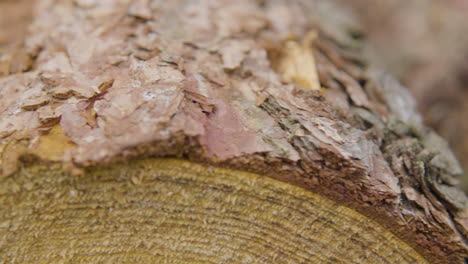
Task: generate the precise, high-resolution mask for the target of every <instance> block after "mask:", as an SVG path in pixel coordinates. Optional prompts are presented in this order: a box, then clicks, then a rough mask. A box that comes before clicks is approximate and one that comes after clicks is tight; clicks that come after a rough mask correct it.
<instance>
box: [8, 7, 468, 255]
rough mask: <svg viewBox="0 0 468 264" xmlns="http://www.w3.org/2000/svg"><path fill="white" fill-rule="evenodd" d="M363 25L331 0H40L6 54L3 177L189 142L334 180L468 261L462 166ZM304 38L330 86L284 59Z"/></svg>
mask: <svg viewBox="0 0 468 264" xmlns="http://www.w3.org/2000/svg"><path fill="white" fill-rule="evenodd" d="M353 25H354V24H353V21H352V19H350V18H349V19H348V17H347V16H346V14H345V13H341V11H340V9H339V8H338V7H336V6H332V5H331V4H330V2H328V1H299V0H297V1H283V0H269V1H249V0H245V1H208V0H199V1H183V0H178V1H156V0H155V1H149V0H138V1H124V0H122V1H79V0H76V1H38V4H37V10H36V16H35V19H34V21H33V24H32V25H31V27H30V32H29V34H28V36H27V38H26V39H25V41H24V44H23V46H22V47H21V48H19V49H16V51H15V55H11V56H6V58H9V59H4V60H2V63H3V65H2V67H3V69H7V70H6V71H5V72H6V76H4V77H2V78H1V79H0V89H1V97H0V137H1V139H0V143H1V147H0V151H1V155H2V159H1V164H0V165H1V167H2V177H3V180H7V179H8V177H14V174H15V173H16V172H17V171H18V169H20V168H21V167H22V166H25V165H28V164H31V163H41V164H48V163H56V162H59V163H63V164H67V166H68V167H69V170H70V173H71V174H77V173H78V174H79V173H80V172H81V171H82V168H83V167H86V166H89V165H94V164H103V163H112V162H118V161H119V160H126V159H129V158H135V157H147V156H178V157H184V158H186V159H189V160H191V161H197V162H204V163H211V164H217V165H219V166H225V167H231V168H237V169H242V170H246V171H251V172H256V173H261V174H265V175H269V176H271V177H274V178H276V179H280V180H282V181H286V182H290V183H293V184H296V185H298V186H301V187H304V188H306V189H308V190H312V191H314V192H317V193H320V194H323V195H326V196H327V197H329V198H331V199H332V200H334V201H337V202H339V203H342V204H345V205H346V206H349V207H352V208H354V209H356V210H358V211H360V212H362V213H364V214H366V215H367V216H370V217H372V218H374V219H375V220H377V221H379V222H380V223H381V224H382V225H384V226H385V227H386V228H388V229H389V230H391V231H392V232H394V233H395V234H397V235H398V236H400V237H401V238H402V239H404V240H405V241H407V242H408V243H410V244H411V245H412V246H413V247H414V248H416V249H417V250H418V252H420V253H421V254H423V255H424V256H425V257H426V258H428V259H430V260H431V261H432V262H434V263H463V261H464V259H465V258H466V257H467V254H468V251H467V244H466V236H467V227H468V212H467V201H466V200H467V199H466V197H465V195H464V194H463V193H462V192H461V191H460V190H459V189H457V188H456V187H454V185H455V183H456V180H455V179H454V176H455V175H457V174H460V173H461V169H460V167H459V165H458V163H457V162H456V160H455V159H454V157H453V155H452V153H451V152H450V150H449V149H448V147H447V145H446V143H445V142H444V141H443V140H442V139H441V138H440V137H438V136H437V135H436V134H435V133H433V132H432V131H431V130H429V129H427V128H425V127H424V126H423V125H422V123H421V120H420V119H421V118H420V117H419V115H418V113H417V112H416V110H415V104H414V102H413V100H412V99H411V96H410V95H409V94H408V92H407V91H406V90H405V89H404V88H403V87H401V86H400V84H399V83H398V82H396V81H395V80H394V79H393V78H392V77H390V76H388V75H386V74H385V73H382V72H379V71H376V70H371V69H368V68H367V67H366V63H365V62H364V61H363V60H362V59H361V55H360V45H361V41H362V40H361V39H359V38H357V35H356V34H355V32H356V28H355V27H354V26H353ZM310 32H316V33H318V37H317V38H316V39H315V40H314V41H313V42H312V43H310V42H306V41H304V39H306V36H309V33H310ZM300 43H302V45H300ZM304 43H306V44H307V43H309V44H310V46H307V45H304ZM291 47H296V48H298V51H299V52H303V53H301V54H303V56H309V55H308V54H309V53H308V50H309V49H312V50H313V51H314V59H315V62H316V63H317V72H318V76H319V79H320V85H321V86H322V88H321V90H320V91H315V90H311V89H307V88H314V87H313V86H312V85H310V87H309V84H310V82H308V81H307V82H304V80H303V79H300V80H299V79H297V78H296V79H294V78H292V79H291V78H287V76H285V74H284V72H281V69H280V68H277V67H275V65H276V64H277V63H281V56H285V55H284V54H282V52H281V51H282V50H285V49H288V48H291ZM283 53H284V52H283ZM286 54H288V53H287V52H286ZM275 70H276V71H275ZM311 74H314V73H311Z"/></svg>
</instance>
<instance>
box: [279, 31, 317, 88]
mask: <svg viewBox="0 0 468 264" xmlns="http://www.w3.org/2000/svg"><path fill="white" fill-rule="evenodd" d="M315 38H316V33H313V32H311V33H309V34H308V35H307V36H306V37H305V38H304V40H303V41H302V43H298V42H296V41H292V40H288V41H286V43H285V46H284V49H281V51H280V52H281V53H282V54H281V55H280V58H275V60H277V61H276V62H275V64H276V66H275V67H276V69H277V71H278V72H279V73H280V74H281V75H282V77H283V78H284V80H285V81H286V82H289V83H296V84H298V85H300V86H301V87H303V88H305V89H310V90H320V83H319V79H318V73H317V68H316V65H315V59H314V54H313V49H312V45H313V40H314V39H315Z"/></svg>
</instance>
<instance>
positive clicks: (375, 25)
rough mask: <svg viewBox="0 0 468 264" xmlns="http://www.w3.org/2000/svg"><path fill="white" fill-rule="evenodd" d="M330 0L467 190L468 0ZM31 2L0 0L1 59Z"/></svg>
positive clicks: (22, 28) (16, 39)
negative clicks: (441, 146)
mask: <svg viewBox="0 0 468 264" xmlns="http://www.w3.org/2000/svg"><path fill="white" fill-rule="evenodd" d="M311 1H312V0H311ZM322 1H329V0H322ZM333 1H336V2H337V3H338V5H339V6H340V7H343V8H345V9H348V11H349V12H351V13H353V14H354V15H355V18H356V19H357V20H358V21H359V23H360V25H361V28H362V30H363V33H364V35H365V37H366V38H367V39H368V42H367V46H366V47H365V51H366V56H367V57H368V58H369V60H370V62H371V64H374V65H375V66H378V67H380V68H383V69H385V70H387V71H389V72H390V73H392V74H393V75H394V76H396V77H397V78H398V79H399V80H400V81H401V82H403V83H404V84H405V85H406V86H407V87H408V88H409V89H410V91H411V92H412V94H413V95H414V97H415V98H416V100H417V102H418V106H419V109H420V111H421V113H422V114H423V116H424V119H425V123H426V124H427V125H429V126H431V127H433V128H434V129H435V130H436V131H437V132H438V133H439V134H440V135H442V136H443V137H444V138H445V139H446V140H447V141H448V142H449V144H450V146H451V147H452V150H453V151H454V153H455V154H456V156H457V157H458V159H459V161H460V162H461V164H462V166H463V167H464V169H465V174H464V175H463V176H462V177H460V179H461V180H462V187H463V188H464V190H465V192H467V193H468V139H467V137H465V135H468V0H411V1H408V0H333ZM34 2H35V0H0V59H1V54H2V51H4V50H6V49H8V48H9V47H12V46H14V45H15V44H17V43H20V42H21V40H22V38H23V36H24V34H25V33H26V32H27V26H28V24H29V22H30V21H31V16H32V13H33V5H34ZM1 72H2V69H0V74H1Z"/></svg>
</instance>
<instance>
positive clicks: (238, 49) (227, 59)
mask: <svg viewBox="0 0 468 264" xmlns="http://www.w3.org/2000/svg"><path fill="white" fill-rule="evenodd" d="M252 46H253V45H252V44H251V43H249V42H248V41H241V40H232V41H225V42H223V44H221V48H220V49H219V53H220V54H221V57H222V60H223V68H224V69H227V70H234V69H236V68H238V67H239V66H240V64H241V63H242V61H243V60H244V58H245V56H246V53H247V51H249V50H250V49H251V48H252Z"/></svg>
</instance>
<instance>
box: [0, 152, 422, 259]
mask: <svg viewBox="0 0 468 264" xmlns="http://www.w3.org/2000/svg"><path fill="white" fill-rule="evenodd" d="M0 206H1V214H0V255H1V256H3V257H2V258H3V260H4V261H6V263H372V264H374V263H427V261H426V260H425V259H423V258H422V257H421V256H420V255H419V254H418V253H417V252H416V251H415V250H413V249H412V248H411V247H410V246H408V245H407V244H406V243H404V242H403V241H401V240H400V239H398V238H397V237H396V236H395V235H393V234H392V233H391V232H388V231H387V230H386V229H385V228H383V227H382V226H381V225H379V224H378V223H376V222H374V221H373V220H371V219H369V218H367V217H365V216H363V215H361V214H359V213H357V212H356V211H354V210H352V209H350V208H347V207H344V206H341V205H338V204H335V203H334V202H333V201H331V200H329V199H327V198H324V197H322V196H320V195H317V194H314V193H311V192H309V191H306V190H304V189H302V188H299V187H295V186H292V185H289V184H287V183H283V182H279V181H277V180H274V179H271V178H268V177H265V176H262V175H257V174H252V173H245V172H240V171H234V170H228V169H221V168H213V167H208V166H204V165H199V164H194V163H191V162H188V161H183V160H176V159H146V160H139V161H131V162H129V163H128V164H118V165H113V166H111V167H108V168H93V169H89V170H88V171H87V172H86V173H85V174H83V175H80V176H70V175H67V174H66V173H64V172H63V170H62V168H61V167H60V166H59V165H54V166H52V167H51V168H47V167H45V166H36V167H30V168H22V169H20V171H19V173H17V174H15V175H13V176H11V177H7V178H3V179H1V180H0Z"/></svg>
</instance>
